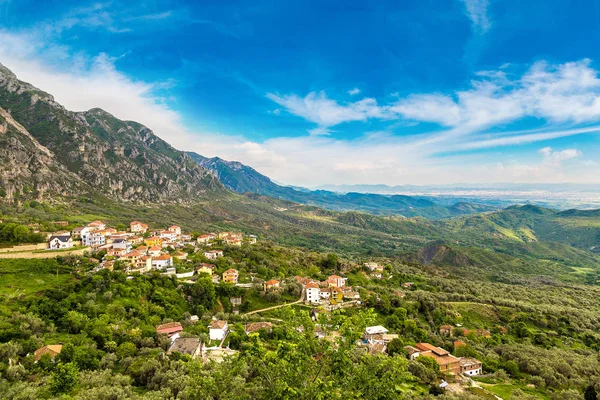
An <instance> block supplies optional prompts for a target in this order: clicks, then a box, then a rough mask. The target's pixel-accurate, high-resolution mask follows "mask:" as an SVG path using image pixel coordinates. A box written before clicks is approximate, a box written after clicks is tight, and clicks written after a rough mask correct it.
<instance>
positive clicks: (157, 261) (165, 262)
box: [152, 254, 173, 269]
mask: <svg viewBox="0 0 600 400" xmlns="http://www.w3.org/2000/svg"><path fill="white" fill-rule="evenodd" d="M172 265H173V257H171V256H170V255H168V254H163V255H160V256H158V257H153V258H152V266H153V267H154V268H156V269H165V268H168V267H171V266H172Z"/></svg>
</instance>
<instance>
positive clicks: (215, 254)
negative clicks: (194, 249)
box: [204, 250, 223, 260]
mask: <svg viewBox="0 0 600 400" xmlns="http://www.w3.org/2000/svg"><path fill="white" fill-rule="evenodd" d="M204 257H206V258H208V259H209V260H216V259H217V258H219V257H223V251H222V250H211V251H206V252H204Z"/></svg>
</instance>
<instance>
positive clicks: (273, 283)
mask: <svg viewBox="0 0 600 400" xmlns="http://www.w3.org/2000/svg"><path fill="white" fill-rule="evenodd" d="M279 286H280V285H279V281H278V280H277V279H271V280H269V281H266V282H265V283H263V289H264V291H265V292H268V291H269V290H273V289H279Z"/></svg>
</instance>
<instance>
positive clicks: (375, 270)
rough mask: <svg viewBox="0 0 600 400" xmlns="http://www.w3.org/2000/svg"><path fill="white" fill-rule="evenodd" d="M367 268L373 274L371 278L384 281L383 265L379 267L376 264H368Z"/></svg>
mask: <svg viewBox="0 0 600 400" xmlns="http://www.w3.org/2000/svg"><path fill="white" fill-rule="evenodd" d="M365 267H367V268H368V269H369V271H370V273H371V277H373V278H377V279H383V265H379V264H377V263H376V262H372V261H371V262H366V263H365Z"/></svg>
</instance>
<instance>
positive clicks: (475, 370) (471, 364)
mask: <svg viewBox="0 0 600 400" xmlns="http://www.w3.org/2000/svg"><path fill="white" fill-rule="evenodd" d="M458 366H459V371H460V373H461V374H464V375H468V376H476V375H481V371H482V368H481V361H479V360H477V359H475V358H471V357H463V358H461V359H460V361H459V364H458Z"/></svg>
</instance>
